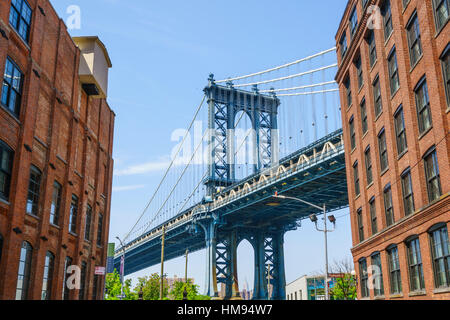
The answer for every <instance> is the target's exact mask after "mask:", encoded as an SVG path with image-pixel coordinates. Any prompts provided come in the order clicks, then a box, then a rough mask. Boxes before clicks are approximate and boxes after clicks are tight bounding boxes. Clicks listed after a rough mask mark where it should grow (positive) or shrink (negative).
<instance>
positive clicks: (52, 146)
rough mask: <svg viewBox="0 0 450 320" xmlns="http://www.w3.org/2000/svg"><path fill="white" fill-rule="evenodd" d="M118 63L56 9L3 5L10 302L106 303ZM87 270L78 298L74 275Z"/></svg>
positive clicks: (26, 1) (40, 3)
mask: <svg viewBox="0 0 450 320" xmlns="http://www.w3.org/2000/svg"><path fill="white" fill-rule="evenodd" d="M110 67H111V62H110V60H109V57H108V53H107V51H106V49H105V47H104V45H103V44H102V43H101V42H100V40H99V39H98V38H96V37H83V38H74V39H72V38H71V37H70V35H69V33H68V32H67V28H66V26H65V24H64V22H63V21H62V20H61V19H60V18H59V17H58V15H57V14H56V12H55V10H54V8H53V7H52V5H51V4H50V2H49V1H48V0H12V1H11V0H4V1H0V74H1V75H2V87H1V89H0V92H1V95H0V98H1V99H0V101H1V103H0V159H1V161H0V164H1V165H0V299H35V300H38V299H55V300H56V299H62V298H64V299H96V298H97V299H98V298H101V297H102V295H103V292H102V291H103V290H102V289H103V284H104V279H103V277H101V276H95V275H94V269H95V267H96V266H105V265H106V256H107V252H106V250H107V240H108V229H109V216H110V202H111V201H110V200H111V198H110V197H111V184H112V170H113V160H112V156H111V155H112V144H113V128H114V118H115V115H114V113H113V112H112V111H111V109H110V108H109V106H108V104H107V102H106V94H107V79H108V69H109V68H110ZM71 265H76V266H78V267H80V270H81V273H80V274H81V277H80V278H81V285H80V289H79V290H68V288H67V287H66V285H65V284H66V283H67V282H65V281H64V279H65V278H66V277H67V273H66V272H65V271H66V270H67V269H68V267H69V266H71Z"/></svg>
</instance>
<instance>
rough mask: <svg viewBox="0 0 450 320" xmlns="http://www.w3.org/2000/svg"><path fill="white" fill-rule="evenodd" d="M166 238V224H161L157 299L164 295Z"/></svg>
mask: <svg viewBox="0 0 450 320" xmlns="http://www.w3.org/2000/svg"><path fill="white" fill-rule="evenodd" d="M165 239H166V226H163V229H162V238H161V279H160V280H161V283H160V287H159V300H162V299H163V297H164V293H163V291H164V244H165V243H164V242H165Z"/></svg>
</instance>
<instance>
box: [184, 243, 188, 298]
mask: <svg viewBox="0 0 450 320" xmlns="http://www.w3.org/2000/svg"><path fill="white" fill-rule="evenodd" d="M188 254H189V249H186V268H185V270H184V290H183V300H187V296H188V292H187V283H188V275H187V268H188Z"/></svg>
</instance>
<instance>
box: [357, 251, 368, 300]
mask: <svg viewBox="0 0 450 320" xmlns="http://www.w3.org/2000/svg"><path fill="white" fill-rule="evenodd" d="M358 263H359V279H360V280H359V281H360V286H361V297H362V298H367V297H369V286H368V278H369V276H368V274H367V261H366V258H363V259H361V260H359V261H358Z"/></svg>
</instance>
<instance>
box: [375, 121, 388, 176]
mask: <svg viewBox="0 0 450 320" xmlns="http://www.w3.org/2000/svg"><path fill="white" fill-rule="evenodd" d="M378 151H379V153H380V167H381V172H384V171H385V170H387V169H388V167H389V159H388V153H387V146H386V133H385V131H384V129H383V130H381V132H380V134H379V135H378Z"/></svg>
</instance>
